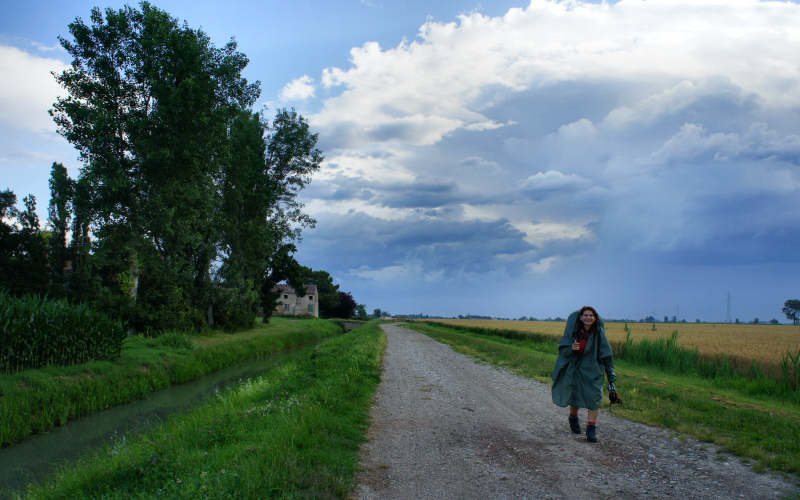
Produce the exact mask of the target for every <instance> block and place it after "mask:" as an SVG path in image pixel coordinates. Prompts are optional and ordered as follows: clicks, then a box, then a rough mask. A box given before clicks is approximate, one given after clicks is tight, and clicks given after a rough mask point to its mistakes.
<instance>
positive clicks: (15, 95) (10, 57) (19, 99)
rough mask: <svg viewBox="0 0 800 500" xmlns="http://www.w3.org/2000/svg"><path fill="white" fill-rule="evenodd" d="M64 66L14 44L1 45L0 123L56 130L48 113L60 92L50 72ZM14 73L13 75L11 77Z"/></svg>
mask: <svg viewBox="0 0 800 500" xmlns="http://www.w3.org/2000/svg"><path fill="white" fill-rule="evenodd" d="M64 69H66V65H64V63H62V62H61V61H59V60H57V59H50V58H43V57H38V56H36V55H33V54H30V53H28V52H25V51H23V50H20V49H18V48H16V47H10V46H4V45H0V73H2V74H3V75H5V77H4V78H2V79H0V122H2V123H5V124H6V125H9V126H14V127H18V128H21V129H25V130H28V131H33V132H49V133H52V132H54V131H55V128H56V127H55V124H54V123H53V120H52V119H51V118H50V116H49V114H48V113H47V111H48V109H50V108H51V107H52V105H53V103H54V102H55V101H56V97H58V96H59V95H60V94H61V93H62V92H61V87H59V86H58V84H57V83H56V81H55V78H53V76H52V75H51V72H55V73H60V72H61V71H63V70H64ZM12 75H13V76H12Z"/></svg>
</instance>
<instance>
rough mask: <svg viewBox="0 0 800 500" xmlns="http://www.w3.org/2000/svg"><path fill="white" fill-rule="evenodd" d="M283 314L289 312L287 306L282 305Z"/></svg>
mask: <svg viewBox="0 0 800 500" xmlns="http://www.w3.org/2000/svg"><path fill="white" fill-rule="evenodd" d="M283 312H289V304H284V305H283Z"/></svg>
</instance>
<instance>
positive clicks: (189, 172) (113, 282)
mask: <svg viewBox="0 0 800 500" xmlns="http://www.w3.org/2000/svg"><path fill="white" fill-rule="evenodd" d="M69 32H70V34H71V39H69V40H68V39H65V38H59V40H60V42H61V45H62V47H63V48H64V49H65V50H66V51H67V52H68V53H69V54H70V55H71V56H72V58H73V61H72V64H71V66H70V67H68V68H67V69H66V70H64V71H63V72H61V73H60V74H57V75H55V77H56V80H57V81H58V83H59V84H60V85H61V86H62V87H63V88H64V89H65V91H66V93H67V95H66V97H60V98H58V101H57V102H56V103H55V104H54V105H53V109H52V110H51V111H50V113H51V116H52V117H53V119H54V120H55V122H56V124H57V126H58V132H59V134H61V135H62V136H64V137H65V138H66V139H67V140H68V141H69V142H70V143H72V144H73V145H74V146H75V148H76V149H77V150H78V152H79V153H80V159H81V163H82V166H81V168H80V173H79V175H78V177H77V178H76V179H71V178H70V177H69V175H68V174H67V170H66V169H65V168H64V166H63V165H61V164H60V163H54V164H53V165H52V170H51V174H50V194H51V199H50V203H49V210H48V220H47V226H46V228H44V229H43V228H42V227H41V224H40V222H39V220H38V217H37V216H36V200H35V198H34V197H33V196H30V195H29V196H26V197H25V198H24V199H23V205H24V207H22V208H21V209H18V208H17V206H16V205H17V200H16V195H15V194H14V193H13V192H11V191H10V190H6V191H4V192H0V247H1V250H2V255H0V270H1V271H2V272H0V286H2V287H3V288H5V289H7V290H8V291H9V292H10V293H12V294H14V295H23V294H40V295H41V294H47V295H48V296H50V297H61V298H66V299H68V300H69V301H71V302H79V303H87V304H91V305H92V306H93V307H94V308H96V309H97V310H100V311H105V312H107V313H110V314H113V315H114V316H115V317H117V318H119V319H122V320H123V321H124V322H125V324H126V325H127V326H128V327H129V328H130V329H132V330H135V331H139V332H157V331H161V330H165V329H192V328H198V327H203V326H205V325H212V326H215V327H221V328H225V329H235V328H240V327H244V326H249V325H251V324H252V322H253V320H254V318H255V316H256V314H257V312H258V311H259V309H263V311H264V320H265V321H267V320H268V318H269V315H270V314H271V312H272V310H273V306H274V301H275V299H276V297H275V296H274V294H272V293H271V290H272V287H273V286H274V285H275V284H277V283H279V282H281V281H283V280H288V281H289V282H290V283H292V284H293V285H297V286H298V287H300V286H302V283H303V280H304V279H308V281H309V282H314V283H315V284H317V286H318V287H320V288H325V287H328V288H325V290H326V291H325V294H324V296H323V295H321V296H320V308H321V309H323V308H324V311H325V314H330V315H341V316H342V317H349V316H352V315H353V311H354V310H355V309H356V307H357V306H356V304H355V301H354V300H353V298H352V296H351V295H350V294H348V293H342V292H339V291H338V287H334V286H333V284H332V281H330V280H329V278H330V276H328V277H327V278H326V279H322V278H320V279H319V280H318V281H314V279H316V278H315V274H314V273H316V274H317V275H319V274H320V273H324V271H311V270H310V269H308V268H304V267H303V266H300V265H299V263H298V262H297V261H296V259H295V257H294V254H295V252H296V246H295V243H296V242H297V241H298V239H299V237H300V235H301V231H302V229H304V228H309V227H313V225H314V224H315V221H314V220H313V219H312V218H311V217H310V216H308V215H307V214H306V213H305V212H304V211H303V206H302V204H301V203H300V202H299V201H298V200H297V194H298V192H299V191H300V190H301V189H303V187H304V186H306V185H307V184H308V182H310V179H311V175H312V174H313V172H315V171H317V170H318V169H319V165H320V163H321V161H322V159H323V157H322V153H321V152H320V150H319V149H317V147H316V144H317V135H316V134H312V133H311V132H310V130H309V126H308V123H307V122H306V120H305V119H304V118H303V117H302V116H300V115H298V114H297V113H296V112H294V111H293V110H285V109H284V110H278V111H277V113H276V115H275V116H274V118H273V119H272V121H267V120H266V119H265V118H264V117H263V116H262V115H261V114H259V113H256V112H254V111H252V106H253V105H254V104H255V102H256V99H257V98H258V96H259V93H260V89H259V82H254V83H250V82H248V81H247V80H246V79H245V78H244V77H243V76H242V71H243V69H244V68H245V66H246V65H247V63H248V59H247V57H246V56H245V55H244V54H242V53H241V52H238V51H237V46H236V43H235V42H234V41H231V42H229V43H227V44H226V45H225V46H224V47H221V48H217V47H215V46H214V45H213V44H212V43H211V41H210V39H209V37H208V35H206V34H205V33H204V32H203V31H202V30H199V29H192V28H190V27H188V26H187V25H186V24H185V23H179V22H178V20H177V19H175V18H173V17H171V16H170V15H169V14H167V13H166V12H164V11H162V10H159V9H158V8H156V7H153V6H151V5H150V4H148V3H146V2H144V3H141V4H140V5H139V8H132V7H129V6H126V7H123V8H122V9H119V10H113V9H107V10H105V12H104V13H103V12H101V11H100V10H99V9H97V8H95V9H93V10H92V12H91V17H90V23H89V24H87V23H85V22H84V21H83V20H82V19H81V18H77V19H76V20H75V21H74V22H72V23H71V24H69ZM68 235H70V237H69V238H68ZM325 274H326V275H327V273H325ZM317 277H319V276H317ZM323 304H324V305H323Z"/></svg>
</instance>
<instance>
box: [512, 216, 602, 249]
mask: <svg viewBox="0 0 800 500" xmlns="http://www.w3.org/2000/svg"><path fill="white" fill-rule="evenodd" d="M514 227H515V228H517V229H519V230H520V231H522V232H523V233H525V240H526V241H527V242H528V243H530V244H532V245H537V246H538V245H543V244H545V243H550V242H552V241H559V240H577V239H580V238H584V237H587V236H590V235H591V231H589V229H587V228H586V227H585V226H583V225H576V224H567V223H560V222H518V223H515V224H514Z"/></svg>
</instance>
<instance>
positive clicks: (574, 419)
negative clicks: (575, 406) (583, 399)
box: [569, 415, 581, 434]
mask: <svg viewBox="0 0 800 500" xmlns="http://www.w3.org/2000/svg"><path fill="white" fill-rule="evenodd" d="M569 428H570V430H572V432H574V433H575V434H580V433H581V423H580V421H579V420H578V416H577V415H570V416H569Z"/></svg>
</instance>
